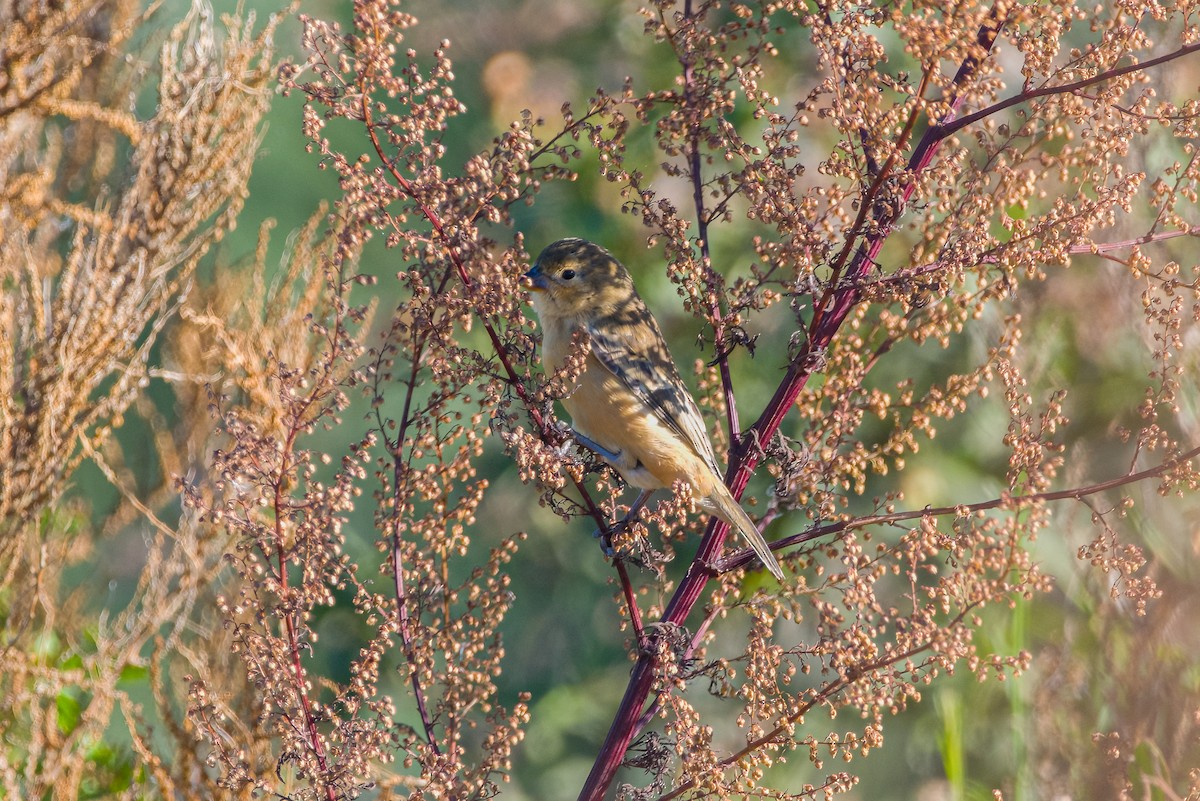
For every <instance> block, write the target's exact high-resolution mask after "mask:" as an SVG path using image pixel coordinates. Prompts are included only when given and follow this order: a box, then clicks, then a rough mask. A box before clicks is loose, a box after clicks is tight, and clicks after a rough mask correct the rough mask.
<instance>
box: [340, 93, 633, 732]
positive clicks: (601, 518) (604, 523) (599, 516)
mask: <svg viewBox="0 0 1200 801" xmlns="http://www.w3.org/2000/svg"><path fill="white" fill-rule="evenodd" d="M370 80H371V75H370V73H367V74H364V75H363V81H362V82H363V86H362V87H360V88H362V89H363V91H362V115H363V124H364V126H365V127H366V129H367V134H368V136H370V138H371V144H372V147H374V149H375V153H376V155H378V156H379V159H380V161H381V162H382V163H383V164H384V166H385V167H386V169H387V170H388V172H389V174H391V176H392V178H393V179H394V180H395V181H396V183H397V185H398V186H399V187H400V188H401V189H402V190H403V191H404V193H405V194H406V195H408V197H409V199H410V200H412V202H413V203H415V204H416V205H417V207H418V209H419V210H420V212H421V215H422V216H423V217H425V219H426V220H427V221H428V222H429V224H430V226H431V227H432V228H433V230H434V232H435V233H436V234H437V235H438V236H439V237H440V238H441V239H442V241H444V242H446V243H447V244H449V243H450V241H451V240H450V237H449V236H448V235H447V233H446V230H445V228H444V226H443V224H442V220H441V217H440V216H439V215H438V214H437V212H435V211H434V210H433V209H432V208H430V207H429V206H428V205H427V204H426V203H425V202H424V201H423V200H421V198H420V197H419V195H418V194H417V192H416V189H415V187H414V186H413V184H412V182H411V181H409V180H408V179H407V178H406V177H405V176H404V175H403V174H402V173H401V172H400V171H399V170H398V169H396V165H395V162H394V161H393V160H392V159H390V158H388V157H387V155H386V153H385V152H384V148H383V143H382V142H380V140H379V136H378V134H377V133H376V131H375V124H374V122H373V121H372V114H371V106H370V101H369V93H368V92H367V91H366V88H365V87H366V84H368V83H370ZM591 113H593V112H592V111H589V113H588V115H585V117H584V119H586V118H587V116H590V114H591ZM575 124H578V122H576V123H575ZM448 253H449V255H450V260H451V262H452V263H453V265H454V270H455V272H456V273H457V274H458V277H459V280H460V281H461V282H462V284H463V286H464V287H465V288H466V289H467V290H468V291H469V290H471V289H472V288H473V286H474V281H473V280H472V279H471V274H470V273H469V272H468V271H467V268H466V264H465V263H464V262H463V261H462V258H461V257H460V256H459V253H458V251H457V250H455V249H454V248H448ZM482 322H483V328H484V331H486V332H487V335H488V339H489V340H490V341H491V344H492V350H493V352H495V354H496V358H497V359H499V360H500V364H501V366H502V367H503V368H504V373H505V376H506V377H507V379H508V384H509V386H511V387H512V388H513V390H514V391H515V392H516V393H517V396H518V397H519V398H520V399H521V402H522V404H523V405H524V407H525V409H526V411H527V412H528V413H529V416H530V419H532V420H533V423H534V425H535V426H537V429H538V433H539V435H540V436H541V438H542V439H543V440H546V439H548V438H549V437H550V434H551V429H550V425H549V421H547V420H546V419H545V417H543V416H542V413H541V411H540V410H539V409H538V407H537V405H536V404H534V403H533V399H532V398H530V397H529V393H528V391H527V390H526V388H525V384H524V382H522V381H521V379H520V377H519V376H518V375H517V372H516V370H515V369H514V368H513V366H512V362H511V360H510V359H509V355H508V349H507V348H505V347H504V343H503V342H502V341H501V340H500V336H499V334H498V333H497V332H496V329H495V326H493V325H492V324H491V321H490V320H486V319H485V320H483V321H482ZM571 480H572V482H573V483H574V484H575V487H576V489H578V490H579V494H580V497H581V498H582V499H583V503H584V506H585V507H586V508H587V510H588V514H589V515H590V516H591V517H592V519H593V520H595V521H596V523H597V524H598V525H599V526H600V528H601V530H604V531H607V530H608V528H609V522H608V519H607V517H605V515H604V513H603V512H602V511H601V510H600V508H599V507H598V506H597V505H596V502H595V501H594V500H593V499H592V496H591V493H590V492H588V489H587V487H586V486H585V485H584V484H583V482H582V481H579V480H577V479H575V478H574V477H572V479H571ZM616 562H617V573H618V576H619V577H620V581H621V590H622V593H623V595H624V597H625V600H626V603H627V605H628V608H629V620H630V624H631V625H632V626H633V630H634V636H635V637H636V638H637V641H638V643H639V645H640V644H641V643H642V642H643V640H644V638H645V629H644V628H643V625H642V614H641V610H640V609H639V608H638V605H637V598H636V594H635V593H634V590H633V583H632V582H631V581H630V579H629V573H628V571H627V570H626V569H625V566H624V564H623V563H622V562H621V560H620V558H618V559H617V560H616ZM394 567H395V568H396V570H397V571H399V568H400V564H399V562H398V561H397V562H396V563H395V565H394ZM397 602H398V603H400V604H401V605H402V600H401V599H400V598H398V599H397ZM402 637H403V635H402ZM412 679H413V682H414V687H417V686H418V684H417V678H416V672H415V670H414V673H413V676H412ZM417 698H418V707H420V706H422V705H423V704H422V701H421V695H420V694H418V696H417ZM425 721H426V717H425V716H424V715H422V722H423V723H424V722H425ZM429 731H430V728H429V727H428V726H427V727H426V732H427V733H429ZM430 742H431V743H432V742H433V740H432V737H431V738H430ZM434 748H435V750H436V746H434Z"/></svg>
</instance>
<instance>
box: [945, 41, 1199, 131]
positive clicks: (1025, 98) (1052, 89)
mask: <svg viewBox="0 0 1200 801" xmlns="http://www.w3.org/2000/svg"><path fill="white" fill-rule="evenodd" d="M1198 51H1200V42H1196V43H1194V44H1190V45H1187V46H1185V47H1181V48H1179V49H1178V50H1175V51H1174V52H1171V53H1166V54H1164V55H1161V56H1159V57H1157V58H1152V59H1150V60H1149V61H1141V62H1138V63H1136V64H1126V65H1125V66H1124V67H1115V68H1113V69H1111V70H1104V71H1103V72H1099V73H1097V74H1095V75H1093V76H1092V77H1091V78H1083V79H1081V80H1078V81H1074V82H1072V83H1065V84H1061V85H1059V86H1042V87H1040V88H1037V89H1027V90H1025V91H1023V92H1019V93H1018V94H1015V95H1013V96H1012V97H1009V98H1006V99H1004V100H1001V101H1000V102H999V103H995V104H993V105H991V106H988V107H987V108H981V109H980V110H979V111H975V112H972V113H970V114H967V115H965V116H963V117H960V118H958V119H947V120H943V121H941V122H940V123H938V124H937V125H936V126H934V127H935V128H937V129H938V130H937V135H938V136H939V137H941V138H945V137H947V136H951V135H953V134H955V133H957V132H958V131H961V130H962V129H963V128H966V127H967V126H969V125H974V124H975V123H977V122H979V121H980V120H982V119H984V118H986V117H990V116H991V115H993V114H995V113H997V112H1000V111H1004V110H1005V109H1007V108H1012V107H1013V106H1019V105H1021V104H1022V103H1028V102H1029V101H1030V100H1036V99H1037V98H1039V97H1049V96H1051V95H1063V94H1070V93H1073V92H1078V91H1079V90H1080V89H1086V88H1087V87H1089V86H1094V85H1095V84H1098V83H1102V82H1104V81H1109V80H1112V79H1113V78H1120V77H1121V76H1122V75H1128V74H1129V73H1131V72H1141V71H1144V70H1148V69H1150V68H1151V67H1157V66H1158V65H1160V64H1166V63H1167V62H1170V61H1174V60H1175V59H1177V58H1183V57H1184V56H1187V55H1191V54H1192V53H1195V52H1198Z"/></svg>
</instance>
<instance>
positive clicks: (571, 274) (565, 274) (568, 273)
mask: <svg viewBox="0 0 1200 801" xmlns="http://www.w3.org/2000/svg"><path fill="white" fill-rule="evenodd" d="M562 277H563V280H564V281H570V280H571V279H572V278H574V277H575V271H574V270H563V271H562Z"/></svg>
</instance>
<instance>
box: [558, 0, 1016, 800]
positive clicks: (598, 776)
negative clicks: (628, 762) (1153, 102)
mask: <svg viewBox="0 0 1200 801" xmlns="http://www.w3.org/2000/svg"><path fill="white" fill-rule="evenodd" d="M1001 25H1002V20H1001V19H1000V18H999V14H998V13H997V8H996V7H995V6H994V7H993V8H992V12H991V14H990V15H989V17H988V20H987V22H985V23H984V25H983V26H982V27H981V28H980V30H979V33H978V35H977V37H976V39H977V42H978V44H979V46H980V49H981V51H982V53H983V54H987V53H989V52H990V51H991V48H992V45H993V44H994V43H995V39H996V35H997V34H998V33H999V30H1000V26H1001ZM979 63H980V58H979V57H976V56H974V55H972V56H968V57H967V58H966V59H964V61H963V63H962V64H961V65H960V67H959V70H958V72H957V74H956V75H955V78H954V83H953V86H954V87H955V88H956V91H955V95H954V97H953V98H952V99H951V100H950V102H949V104H948V105H949V110H948V112H947V119H949V118H952V117H953V115H954V114H956V113H957V110H958V108H959V107H961V105H962V102H963V99H964V97H965V93H964V92H963V91H961V89H962V88H963V87H965V86H966V85H967V84H968V83H969V82H970V81H971V79H972V78H973V77H974V74H975V72H976V70H977V69H978V67H979ZM939 131H940V129H939V126H931V127H930V128H929V130H927V131H926V132H925V135H924V136H923V137H922V139H921V141H920V143H919V144H918V145H917V147H916V148H915V150H914V152H913V154H912V157H911V158H910V159H909V163H908V169H909V171H910V173H911V174H913V175H916V174H919V173H920V172H922V171H923V170H925V169H926V168H927V167H928V166H929V164H930V163H931V162H932V161H933V157H934V155H935V154H936V152H937V149H938V146H939V145H940V143H941V142H942V141H943V140H944V139H945V135H944V134H941V133H940V132H939ZM915 191H916V182H915V181H912V182H909V183H908V185H907V186H906V187H905V189H904V192H903V193H902V199H901V201H900V204H901V208H903V206H904V205H906V204H907V202H908V201H909V199H910V198H911V197H912V194H913V193H914V192H915ZM891 230H892V229H891V226H890V225H886V224H885V225H882V226H881V227H880V228H879V230H878V231H877V232H876V233H874V234H873V235H872V236H871V237H869V238H868V239H867V241H866V242H865V243H864V244H863V245H860V246H859V249H858V252H857V253H856V254H855V256H854V258H853V260H852V261H851V263H850V266H849V268H848V269H847V271H846V273H845V275H846V276H847V277H848V278H849V279H850V280H849V281H846V282H838V286H836V287H834V288H833V289H832V290H831V298H830V302H829V304H828V305H827V306H826V310H825V313H823V314H821V313H818V314H815V315H814V317H813V320H812V323H811V327H810V330H809V336H808V340H807V341H806V343H805V347H804V348H803V350H802V351H801V353H800V354H799V355H798V356H797V357H796V358H795V359H794V360H793V361H792V363H791V364H790V365H789V366H788V370H787V373H786V375H785V376H784V379H783V381H782V382H781V383H780V385H779V387H778V389H777V390H776V391H775V395H774V396H773V397H772V398H771V401H770V402H769V403H768V404H767V407H766V409H765V410H764V411H763V413H762V415H761V416H760V417H759V419H758V421H757V422H756V423H755V424H754V426H753V429H754V431H755V432H756V435H757V437H756V438H757V440H758V441H759V442H767V441H769V440H770V439H771V437H773V436H774V435H775V432H776V431H777V430H778V429H779V426H780V425H781V424H782V422H783V418H784V416H785V415H786V414H787V413H788V411H790V410H791V408H792V406H793V405H794V404H795V402H796V399H797V398H798V397H799V395H800V392H801V391H802V390H803V389H804V386H805V384H807V382H808V379H809V377H810V376H811V375H812V373H813V371H814V368H815V367H816V366H817V365H818V363H819V361H820V358H819V355H820V353H821V352H822V351H823V350H824V349H825V348H826V347H827V346H828V344H829V343H830V342H831V341H832V339H833V336H834V334H835V333H836V332H837V330H838V329H839V328H840V327H841V324H842V322H843V321H844V320H845V318H846V316H847V315H848V314H849V312H850V310H851V309H852V308H853V307H854V304H855V302H856V301H857V299H858V295H859V292H858V289H857V288H856V287H855V285H854V282H855V280H856V279H857V278H858V277H859V276H860V275H861V274H863V273H865V272H867V271H869V270H870V269H872V267H873V265H874V263H875V256H876V255H877V254H878V253H879V251H880V249H882V247H883V244H884V242H885V240H886V239H887V236H888V235H889V234H890V233H891ZM760 458H761V450H760V449H758V448H749V447H742V448H740V449H738V451H737V452H735V453H734V456H733V459H732V462H731V465H730V470H729V474H728V475H727V476H726V483H727V484H728V485H729V488H730V490H731V491H732V492H733V495H734V497H735V498H740V497H741V494H742V492H743V491H744V490H745V488H746V484H747V483H748V482H749V480H750V476H751V475H752V474H753V473H754V469H755V467H756V466H757V464H758V461H759V459H760ZM728 530H729V526H728V524H726V523H724V522H722V521H721V520H719V519H717V518H716V517H713V518H711V519H710V520H709V524H708V529H707V531H706V533H705V536H704V539H703V540H702V541H701V543H700V548H699V550H698V551H697V553H696V557H695V559H694V560H693V561H692V564H691V565H690V567H689V568H688V572H687V574H686V575H685V576H684V578H683V581H682V582H680V585H679V588H678V589H677V590H676V591H675V594H674V595H672V596H671V600H670V601H669V602H668V603H667V608H666V611H665V612H664V613H663V622H664V623H668V624H674V625H678V626H682V625H683V624H684V622H685V621H686V619H687V616H688V614H689V613H690V612H691V610H692V608H693V607H694V606H695V605H696V602H697V601H698V600H699V598H700V595H701V593H702V592H703V590H704V587H705V586H706V585H707V583H708V581H709V579H710V578H712V577H713V576H714V575H715V573H714V571H713V570H712V568H711V565H713V564H715V563H716V562H717V561H718V560H719V558H720V555H721V549H722V548H723V546H724V543H725V538H726V535H727V534H728ZM654 668H655V662H654V659H653V656H652V652H648V653H643V654H642V656H641V657H640V658H639V659H638V662H637V664H636V665H635V666H634V669H633V673H632V675H631V676H630V679H629V684H628V685H627V687H626V689H625V695H624V697H623V698H622V699H621V704H620V706H619V707H618V709H617V714H616V716H615V718H614V719H613V723H612V726H611V727H610V728H609V732H608V736H607V737H606V738H605V741H604V744H603V746H602V747H601V749H600V753H599V754H598V755H597V757H596V761H595V763H594V764H593V765H592V770H591V773H590V774H589V775H588V778H587V780H586V781H585V782H584V785H583V789H582V790H581V791H580V794H579V799H580V801H601V799H603V797H604V794H605V792H606V791H607V789H608V787H609V785H610V784H611V783H612V780H613V777H614V776H615V775H616V772H617V768H618V767H619V766H620V764H621V761H622V760H623V759H624V758H625V753H626V751H628V749H629V744H630V743H631V742H632V740H633V736H634V732H635V731H636V729H637V726H638V722H639V720H640V719H641V717H642V710H643V707H644V705H645V702H646V698H647V696H648V695H649V693H650V691H651V689H652V688H653V685H654V680H655V670H654Z"/></svg>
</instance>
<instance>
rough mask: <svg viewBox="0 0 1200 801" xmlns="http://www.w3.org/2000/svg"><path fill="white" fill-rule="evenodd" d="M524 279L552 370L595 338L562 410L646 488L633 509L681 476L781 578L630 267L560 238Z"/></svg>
mask: <svg viewBox="0 0 1200 801" xmlns="http://www.w3.org/2000/svg"><path fill="white" fill-rule="evenodd" d="M525 277H526V278H527V279H528V280H529V285H530V288H531V289H532V294H531V297H530V299H531V301H532V303H533V307H534V310H535V311H536V312H537V315H538V317H539V318H540V319H541V322H542V362H543V364H545V365H546V366H547V369H552V368H555V367H558V366H560V365H562V364H563V363H564V362H565V361H566V359H567V357H568V356H569V355H570V352H571V340H572V336H573V335H574V334H576V333H577V332H583V333H584V334H586V336H587V340H588V342H589V344H590V346H591V351H590V353H589V354H588V355H587V357H586V361H585V363H584V370H583V373H582V374H581V375H580V376H579V379H578V381H577V382H576V385H575V387H574V388H573V389H572V390H571V392H570V394H568V395H567V396H566V397H565V398H563V406H565V407H566V409H567V412H568V413H569V414H570V415H571V423H572V426H573V428H574V431H575V438H576V440H577V441H578V442H579V443H580V444H581V445H583V446H584V447H586V448H588V449H589V450H591V451H594V452H595V453H596V454H597V455H599V456H600V458H602V459H603V460H604V461H605V462H607V463H608V464H610V465H611V466H612V467H613V468H614V469H615V470H616V471H617V472H618V473H620V474H621V475H622V476H623V477H624V479H625V481H626V482H628V483H629V484H631V485H632V486H635V487H639V488H641V489H642V493H641V495H640V496H639V497H638V499H637V501H635V502H634V504H633V507H632V508H631V512H635V511H636V510H637V509H640V508H641V506H642V504H643V503H645V501H646V499H647V498H649V496H650V494H651V493H652V492H653V491H654V490H656V489H660V488H662V487H670V486H671V485H672V484H673V483H674V482H675V480H676V479H682V480H683V481H685V482H687V483H688V484H690V485H691V487H692V492H693V494H694V495H695V498H696V502H697V503H698V504H699V505H700V507H701V508H702V509H704V511H706V512H708V513H709V514H714V515H716V516H717V517H719V518H721V519H722V520H724V521H725V522H726V523H729V524H730V525H731V526H733V527H734V528H735V529H737V531H738V532H739V533H740V534H741V535H742V536H743V537H744V538H745V539H746V541H747V542H748V543H749V545H750V547H751V548H753V549H754V552H755V553H756V554H758V558H759V559H760V560H762V563H763V564H764V565H765V566H766V568H767V569H768V570H770V571H771V574H772V575H774V576H775V577H776V578H777V579H779V580H781V581H782V580H783V570H782V569H780V567H779V563H778V562H777V561H775V557H774V555H773V554H772V553H771V549H770V548H769V547H767V542H766V540H764V539H763V536H762V534H760V533H759V531H758V528H757V527H756V526H755V525H754V521H753V520H751V519H750V516H749V515H747V514H746V511H745V510H744V509H742V507H741V504H739V503H738V502H737V500H736V499H734V497H733V494H732V493H731V492H730V491H729V488H728V487H726V486H725V480H724V478H722V476H721V468H720V467H719V466H718V465H717V457H716V455H715V454H714V453H713V447H712V443H711V442H709V439H708V432H707V430H706V429H705V426H704V418H703V417H701V416H700V409H699V408H697V406H696V401H695V400H693V399H692V396H691V394H690V393H689V392H688V390H687V386H686V385H685V384H684V383H683V379H681V378H680V377H679V370H678V369H677V368H676V367H675V362H674V360H672V359H671V354H670V352H669V351H668V350H667V343H666V342H665V341H664V340H663V336H662V333H661V332H660V331H659V328H658V323H657V322H655V320H654V317H653V316H652V315H651V314H650V310H649V309H648V308H646V304H645V302H644V301H643V300H642V298H641V296H639V295H638V293H637V290H635V289H634V287H633V279H632V278H630V276H629V271H628V270H626V269H625V267H624V265H622V264H621V262H619V261H617V260H616V259H615V258H614V257H613V255H612V254H611V253H609V252H608V251H607V250H605V249H604V248H602V247H600V246H599V245H596V244H593V243H591V242H588V241H586V240H583V239H560V240H559V241H557V242H554V243H553V244H551V245H549V246H547V247H546V249H545V250H543V251H542V253H541V255H540V256H538V257H537V261H535V262H534V264H533V268H532V269H530V270H529V272H527V273H525Z"/></svg>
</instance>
